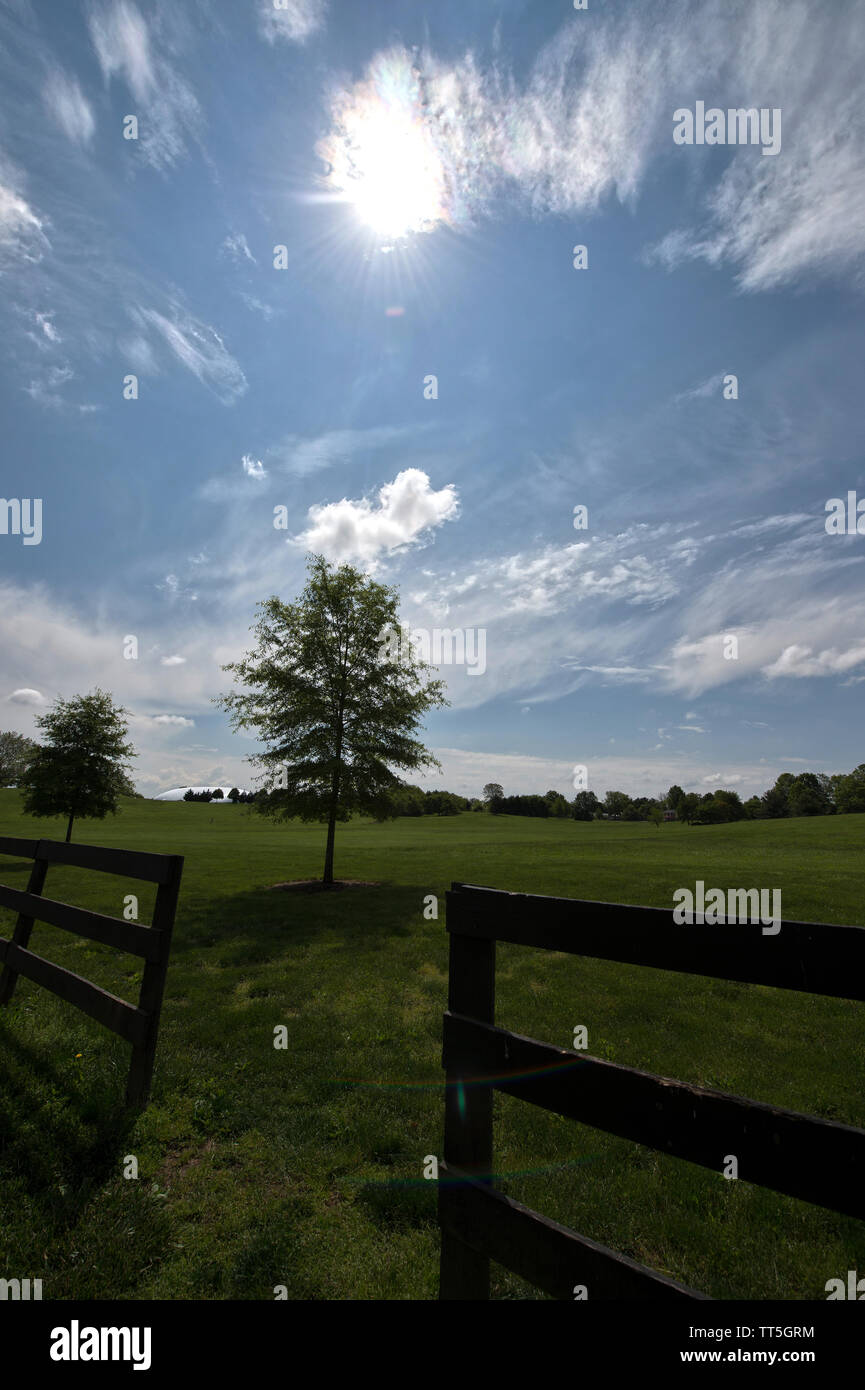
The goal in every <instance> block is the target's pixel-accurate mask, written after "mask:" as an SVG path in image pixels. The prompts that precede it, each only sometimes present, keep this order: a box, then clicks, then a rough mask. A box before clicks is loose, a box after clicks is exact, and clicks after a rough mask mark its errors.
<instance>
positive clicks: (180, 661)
mask: <svg viewBox="0 0 865 1390" xmlns="http://www.w3.org/2000/svg"><path fill="white" fill-rule="evenodd" d="M160 664H161V665H162V666H185V665H186V657H185V656H163V657H162V658H161V659H160Z"/></svg>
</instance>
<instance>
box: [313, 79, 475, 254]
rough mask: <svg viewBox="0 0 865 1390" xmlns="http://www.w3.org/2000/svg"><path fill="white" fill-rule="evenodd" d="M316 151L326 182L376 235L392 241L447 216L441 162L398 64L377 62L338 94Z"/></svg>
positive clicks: (413, 81)
mask: <svg viewBox="0 0 865 1390" xmlns="http://www.w3.org/2000/svg"><path fill="white" fill-rule="evenodd" d="M319 153H320V154H321V156H322V157H323V158H325V159H326V160H327V162H328V164H329V165H330V169H329V173H328V184H329V185H330V187H331V188H333V189H335V190H338V191H339V193H340V194H341V196H342V199H343V200H345V201H346V202H348V203H350V204H351V205H352V207H353V208H354V211H355V213H356V215H357V217H358V218H359V220H360V221H361V222H362V223H363V224H364V225H365V226H366V227H368V228H370V229H371V230H372V231H373V232H375V234H376V235H377V236H380V237H383V238H386V239H388V240H390V241H396V240H399V239H400V238H403V237H407V236H409V235H410V234H411V233H413V232H428V231H432V230H433V228H434V227H436V226H438V225H439V224H441V223H442V222H446V221H448V220H449V219H448V211H447V202H448V199H447V179H446V174H445V168H444V164H443V162H442V158H441V155H440V153H439V151H438V149H437V147H436V142H435V140H434V138H433V135H432V133H431V131H430V128H429V126H428V124H427V122H426V121H425V120H424V115H423V108H422V105H421V103H420V100H419V96H418V91H417V82H416V77H415V75H414V74H413V73H412V71H411V69H410V68H408V67H407V65H405V64H404V63H390V64H389V63H388V62H387V61H383V62H381V63H380V65H379V66H378V67H377V69H376V70H375V71H374V72H373V74H372V76H371V77H370V78H369V80H367V81H366V82H362V83H358V84H357V85H356V86H355V87H354V88H353V89H352V91H351V92H350V93H346V94H344V99H343V101H342V102H341V103H339V105H338V107H337V109H336V110H335V111H334V126H333V130H332V132H331V135H330V136H329V138H328V140H327V141H326V142H324V143H323V145H322V146H321V147H320V150H319Z"/></svg>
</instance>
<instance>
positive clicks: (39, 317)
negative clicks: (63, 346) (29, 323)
mask: <svg viewBox="0 0 865 1390" xmlns="http://www.w3.org/2000/svg"><path fill="white" fill-rule="evenodd" d="M34 317H35V319H36V323H37V324H38V326H39V327H40V328H41V329H42V332H43V333H44V334H45V337H46V338H47V339H48V341H49V342H51V343H62V341H63V339H62V338H61V337H60V334H59V333H58V332H57V329H56V328H55V327H54V324H53V323H52V322H51V315H50V314H36V315H34Z"/></svg>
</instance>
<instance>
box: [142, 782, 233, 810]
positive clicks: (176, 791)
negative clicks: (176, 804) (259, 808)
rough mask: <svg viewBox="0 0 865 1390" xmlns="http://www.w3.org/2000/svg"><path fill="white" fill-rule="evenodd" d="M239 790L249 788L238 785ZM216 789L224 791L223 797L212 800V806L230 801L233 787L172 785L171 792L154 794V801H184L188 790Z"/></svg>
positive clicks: (205, 790) (212, 790) (208, 790)
mask: <svg viewBox="0 0 865 1390" xmlns="http://www.w3.org/2000/svg"><path fill="white" fill-rule="evenodd" d="M237 790H238V791H239V792H245V791H247V790H248V789H247V788H246V787H238V788H237ZM215 791H221V792H222V798H220V797H217V798H216V801H212V802H211V803H210V805H211V806H219V805H224V804H225V803H226V802H228V793H229V792H230V791H231V787H172V789H171V791H170V792H160V793H159V795H158V796H154V797H153V800H154V801H182V800H183V798H184V797H185V795H186V793H187V792H215Z"/></svg>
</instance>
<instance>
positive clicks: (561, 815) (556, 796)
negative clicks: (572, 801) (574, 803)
mask: <svg viewBox="0 0 865 1390" xmlns="http://www.w3.org/2000/svg"><path fill="white" fill-rule="evenodd" d="M544 801H546V803H547V805H548V806H549V808H550V815H551V816H555V817H556V818H557V819H558V820H564V819H565V818H566V817H567V816H569V815H570V813H571V808H570V806H569V805H568V802H567V800H566V798H565V797H564V796H562V793H561V792H557V791H556V790H555V788H554V787H551V788H550V790H549V791H548V792H545V793H544Z"/></svg>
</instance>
